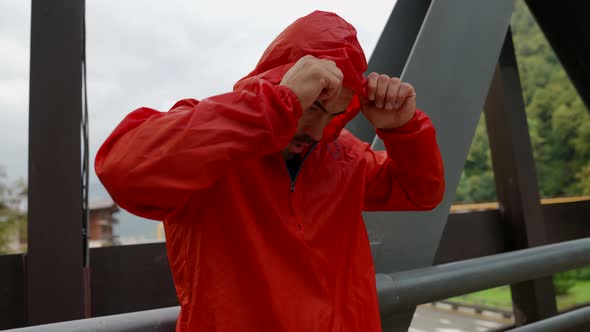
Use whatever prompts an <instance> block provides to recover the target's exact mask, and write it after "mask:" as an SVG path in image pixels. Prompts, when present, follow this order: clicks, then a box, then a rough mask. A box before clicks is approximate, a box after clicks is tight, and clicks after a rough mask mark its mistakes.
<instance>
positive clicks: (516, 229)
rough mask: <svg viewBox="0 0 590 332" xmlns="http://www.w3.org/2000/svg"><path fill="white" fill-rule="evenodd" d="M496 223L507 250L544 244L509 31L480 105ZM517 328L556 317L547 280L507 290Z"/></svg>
mask: <svg viewBox="0 0 590 332" xmlns="http://www.w3.org/2000/svg"><path fill="white" fill-rule="evenodd" d="M485 116H486V125H487V132H488V138H489V141H490V150H491V155H492V164H493V169H494V179H495V181H496V193H497V196H498V202H499V204H500V206H501V208H500V211H499V212H500V220H501V221H502V223H503V224H504V225H505V228H506V229H508V230H509V232H508V233H509V234H507V235H508V236H509V237H510V239H511V241H510V242H509V244H510V247H511V248H510V249H511V250H515V249H524V248H528V247H534V246H539V245H544V244H547V243H548V238H547V232H546V227H545V223H544V220H543V210H542V208H541V199H540V197H539V187H538V185H537V176H536V171H535V162H534V159H533V150H532V146H531V140H530V136H529V129H528V126H527V119H526V112H525V106H524V100H523V97H522V88H521V85H520V80H519V76H518V67H517V64H516V55H515V54H514V45H513V44H512V33H511V32H510V30H509V31H508V33H507V35H506V39H505V41H504V46H503V48H502V53H501V54H500V59H499V61H498V65H497V67H496V71H495V74H494V78H493V80H492V85H491V87H490V91H489V93H488V97H487V99H486V104H485ZM510 288H511V291H512V304H513V307H514V315H515V319H516V324H517V325H525V324H527V323H530V322H534V321H538V320H541V319H544V318H548V317H551V316H553V315H555V314H557V304H556V302H555V291H554V289H553V282H552V278H551V276H549V277H546V278H542V279H539V280H531V281H526V282H523V283H518V284H513V285H511V286H510Z"/></svg>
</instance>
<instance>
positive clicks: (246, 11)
mask: <svg viewBox="0 0 590 332" xmlns="http://www.w3.org/2000/svg"><path fill="white" fill-rule="evenodd" d="M394 4H395V0H393V1H382V0H373V1H370V2H369V1H342V0H340V1H335V0H334V1H317V0H316V1H304V0H298V1H267V0H250V1H223V0H217V1H180V0H166V1H145V0H144V1H139V0H135V1H132V0H125V1H120V0H116V1H115V0H87V1H86V6H87V8H86V25H87V63H88V67H87V70H88V101H89V121H90V149H91V150H90V156H91V162H93V161H94V155H95V154H96V151H97V149H98V147H99V146H100V144H101V143H102V142H103V141H104V140H105V138H106V137H107V136H108V134H109V133H110V132H111V131H112V130H113V128H114V127H115V126H116V125H117V124H118V123H119V121H121V119H122V118H123V117H124V116H125V115H126V114H127V113H129V112H130V111H132V110H133V109H135V108H137V107H140V106H149V107H152V108H156V109H158V110H161V111H166V110H168V109H169V107H170V106H172V104H174V102H175V101H176V100H178V99H182V98H188V97H191V98H197V99H201V98H205V97H208V96H211V95H215V94H219V93H224V92H227V91H230V90H231V88H232V85H233V83H234V82H235V81H237V80H238V79H239V78H241V77H242V76H244V75H245V74H247V73H248V72H249V71H251V70H252V69H253V68H254V66H255V65H256V63H257V61H258V58H259V57H260V55H261V54H262V52H263V51H264V49H265V48H266V46H267V45H268V44H269V43H270V42H271V41H272V40H273V39H274V37H275V36H276V35H277V34H278V33H279V32H280V31H282V30H283V29H284V28H285V27H286V26H287V25H289V24H290V23H291V22H292V21H293V20H295V19H297V18H298V17H301V16H304V15H306V14H308V13H310V12H311V11H313V10H315V9H320V10H327V11H333V12H336V13H337V14H339V15H340V16H342V17H343V18H345V19H346V20H348V21H349V22H350V23H352V24H353V25H354V26H355V27H356V28H357V30H358V35H359V40H360V43H361V45H362V47H363V49H364V50H365V53H366V54H367V59H369V57H370V53H371V52H372V50H373V48H374V47H375V44H376V43H377V40H378V38H379V35H380V34H381V31H382V29H383V27H384V25H385V22H386V20H387V18H388V17H389V14H390V13H391V10H392V9H393V6H394ZM30 10H31V8H30V1H27V0H0V126H1V127H0V128H1V130H0V165H3V166H4V167H5V169H6V173H8V176H9V178H11V179H15V178H26V175H27V154H28V152H27V141H28V132H27V130H28V93H29V92H28V89H29V88H28V80H29V43H30ZM91 176H92V179H91V181H95V179H96V177H95V175H94V172H92V174H91Z"/></svg>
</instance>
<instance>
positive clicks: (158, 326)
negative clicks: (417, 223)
mask: <svg viewBox="0 0 590 332" xmlns="http://www.w3.org/2000/svg"><path fill="white" fill-rule="evenodd" d="M587 265H590V238H586V239H580V240H574V241H567V242H562V243H558V244H551V245H546V246H541V247H536V248H530V249H524V250H518V251H514V252H510V253H503V254H498V255H493V256H487V257H482V258H476V259H469V260H464V261H460V262H454V263H448V264H442V265H436V266H430V267H425V268H420V269H415V270H409V271H403V272H396V273H392V274H377V290H378V293H379V308H380V311H381V316H382V317H387V316H388V315H393V314H395V313H396V312H399V311H401V310H405V309H412V308H414V307H416V306H417V305H420V304H424V303H429V302H432V301H438V300H443V299H447V298H450V297H454V296H459V295H463V294H467V293H471V292H474V291H478V290H482V289H487V288H492V287H497V286H501V285H507V284H511V283H516V282H521V281H525V280H531V279H537V278H540V277H545V276H549V275H552V274H554V273H556V272H560V271H566V270H570V269H574V268H578V267H582V266H587ZM178 310H179V308H178V307H171V308H164V309H155V310H148V311H141V312H135V313H127V314H120V315H113V316H104V317H96V318H90V319H83V320H77V321H69V322H63V323H56V324H48V325H40V326H32V327H26V328H20V329H13V330H6V332H8V331H10V332H40V331H44V332H57V331H60V332H61V331H65V332H78V331H79V332H82V331H84V332H88V331H92V332H112V331H121V332H136V331H137V332H139V331H142V332H173V331H174V327H175V325H176V318H177V316H178ZM587 322H590V307H586V308H582V309H577V310H574V311H571V312H568V313H564V314H561V315H558V316H555V317H552V318H549V319H546V320H543V321H539V322H535V323H532V324H529V325H526V326H522V327H518V328H515V329H513V330H511V331H514V332H529V331H536V332H553V331H555V332H558V331H563V330H564V329H566V328H571V327H575V326H578V325H580V324H583V323H587Z"/></svg>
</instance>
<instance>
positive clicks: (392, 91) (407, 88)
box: [362, 72, 416, 129]
mask: <svg viewBox="0 0 590 332" xmlns="http://www.w3.org/2000/svg"><path fill="white" fill-rule="evenodd" d="M367 95H368V98H369V100H363V106H362V112H363V113H364V114H365V116H366V117H367V119H368V120H369V122H371V124H372V125H373V127H375V128H378V129H394V128H398V127H401V126H403V125H405V124H406V123H408V122H409V121H410V120H411V119H412V117H413V116H414V113H415V112H416V92H415V91H414V87H413V86H412V85H411V84H409V83H402V82H401V80H400V79H399V78H397V77H389V76H387V75H383V74H382V75H379V74H377V73H375V72H373V73H371V74H369V76H368V77H367Z"/></svg>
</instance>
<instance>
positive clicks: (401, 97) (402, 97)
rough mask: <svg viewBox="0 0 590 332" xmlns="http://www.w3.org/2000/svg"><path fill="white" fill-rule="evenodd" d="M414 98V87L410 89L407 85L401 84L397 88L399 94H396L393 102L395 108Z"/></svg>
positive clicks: (410, 86)
mask: <svg viewBox="0 0 590 332" xmlns="http://www.w3.org/2000/svg"><path fill="white" fill-rule="evenodd" d="M412 97H416V92H415V91H414V87H412V85H411V84H409V83H402V84H400V87H399V92H398V93H397V98H396V102H395V105H394V106H395V108H396V109H398V108H400V107H401V106H402V105H403V103H404V102H405V101H406V99H408V98H412Z"/></svg>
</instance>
